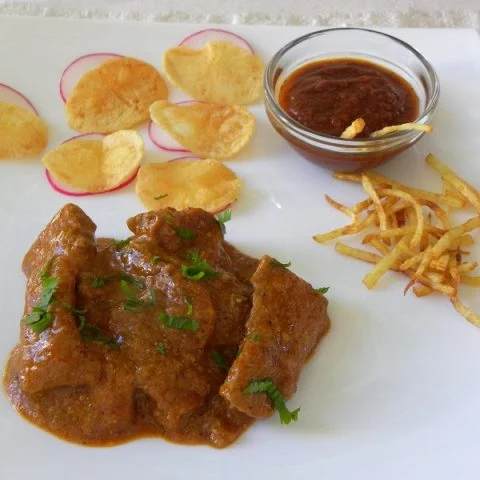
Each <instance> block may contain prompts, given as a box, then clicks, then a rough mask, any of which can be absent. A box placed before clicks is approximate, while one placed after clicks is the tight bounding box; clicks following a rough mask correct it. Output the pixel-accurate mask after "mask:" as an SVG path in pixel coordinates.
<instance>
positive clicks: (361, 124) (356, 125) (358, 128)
mask: <svg viewBox="0 0 480 480" xmlns="http://www.w3.org/2000/svg"><path fill="white" fill-rule="evenodd" d="M364 128H365V120H364V119H363V118H357V119H356V120H354V121H353V122H352V123H351V124H350V125H349V126H348V127H347V128H346V129H345V130H344V131H343V132H342V134H341V135H340V138H343V139H344V140H352V139H354V138H355V137H356V136H357V135H358V134H359V133H362V131H363V129H364Z"/></svg>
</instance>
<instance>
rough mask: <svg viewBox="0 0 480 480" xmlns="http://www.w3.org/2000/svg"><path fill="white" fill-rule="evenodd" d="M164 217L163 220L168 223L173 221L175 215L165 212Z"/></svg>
mask: <svg viewBox="0 0 480 480" xmlns="http://www.w3.org/2000/svg"><path fill="white" fill-rule="evenodd" d="M164 218H165V221H166V222H167V223H169V224H172V223H173V222H175V217H174V216H173V215H172V214H171V213H167V214H166V215H165V217H164Z"/></svg>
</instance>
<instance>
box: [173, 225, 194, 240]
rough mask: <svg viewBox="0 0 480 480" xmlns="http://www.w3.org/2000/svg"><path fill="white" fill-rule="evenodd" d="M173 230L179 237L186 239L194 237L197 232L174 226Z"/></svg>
mask: <svg viewBox="0 0 480 480" xmlns="http://www.w3.org/2000/svg"><path fill="white" fill-rule="evenodd" d="M175 231H176V232H177V234H178V236H179V237H181V238H185V239H187V240H193V239H194V238H197V234H196V233H195V232H192V231H190V230H187V229H186V228H182V227H176V228H175Z"/></svg>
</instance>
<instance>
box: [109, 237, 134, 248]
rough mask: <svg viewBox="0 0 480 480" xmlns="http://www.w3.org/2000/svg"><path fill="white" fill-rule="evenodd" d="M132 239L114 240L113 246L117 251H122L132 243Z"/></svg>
mask: <svg viewBox="0 0 480 480" xmlns="http://www.w3.org/2000/svg"><path fill="white" fill-rule="evenodd" d="M131 240H132V239H131V238H126V239H125V240H115V239H114V240H112V242H113V244H114V245H115V249H116V250H121V249H122V248H123V247H126V246H127V245H128V244H129V243H130V242H131Z"/></svg>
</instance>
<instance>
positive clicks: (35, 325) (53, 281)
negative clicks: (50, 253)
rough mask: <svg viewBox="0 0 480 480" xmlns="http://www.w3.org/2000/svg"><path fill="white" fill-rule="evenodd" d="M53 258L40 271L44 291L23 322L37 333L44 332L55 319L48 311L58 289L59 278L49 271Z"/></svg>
mask: <svg viewBox="0 0 480 480" xmlns="http://www.w3.org/2000/svg"><path fill="white" fill-rule="evenodd" d="M54 258H55V257H53V258H51V259H50V260H49V261H48V262H47V264H46V265H45V266H44V267H43V269H42V270H41V271H40V273H39V275H40V281H41V283H42V292H41V294H40V298H39V300H38V303H37V305H35V306H34V307H33V308H32V313H31V314H30V315H27V316H26V317H23V320H22V321H23V323H25V325H28V326H29V327H30V328H31V329H32V330H33V331H34V332H35V333H41V332H43V331H44V330H45V329H46V328H47V327H48V326H49V325H50V324H51V323H52V321H53V315H52V314H51V313H50V312H48V311H47V309H48V307H49V306H50V305H51V304H52V303H53V302H54V300H53V295H54V294H55V292H56V291H57V288H58V284H59V281H60V280H59V279H58V278H57V277H50V276H49V275H48V271H49V270H50V267H51V265H52V262H53V259H54Z"/></svg>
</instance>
